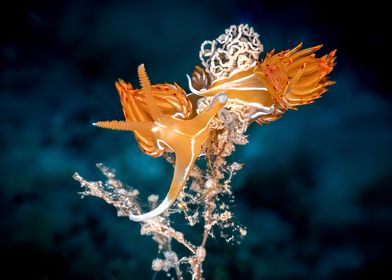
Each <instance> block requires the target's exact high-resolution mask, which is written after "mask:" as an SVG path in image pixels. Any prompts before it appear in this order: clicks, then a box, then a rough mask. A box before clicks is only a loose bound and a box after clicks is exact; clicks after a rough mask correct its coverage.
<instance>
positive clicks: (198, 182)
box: [74, 24, 335, 279]
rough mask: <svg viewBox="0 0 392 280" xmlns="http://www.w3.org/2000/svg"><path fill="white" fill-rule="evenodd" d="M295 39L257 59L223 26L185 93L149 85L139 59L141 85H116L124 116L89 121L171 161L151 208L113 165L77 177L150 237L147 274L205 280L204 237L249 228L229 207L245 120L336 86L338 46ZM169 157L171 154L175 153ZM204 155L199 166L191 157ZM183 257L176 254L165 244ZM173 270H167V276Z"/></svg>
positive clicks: (245, 35) (234, 29) (244, 37)
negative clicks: (165, 186) (233, 158)
mask: <svg viewBox="0 0 392 280" xmlns="http://www.w3.org/2000/svg"><path fill="white" fill-rule="evenodd" d="M301 47H302V45H301V44H299V45H298V46H297V47H295V48H293V49H291V50H286V51H282V52H280V53H277V54H275V53H274V51H271V52H270V53H268V54H267V55H266V56H265V58H264V59H260V58H259V57H260V54H261V52H263V45H262V44H261V42H260V40H259V35H258V34H257V33H256V32H255V31H254V30H253V28H252V27H249V26H248V25H243V24H241V25H239V26H234V25H233V26H230V28H228V29H226V30H225V33H224V34H222V35H220V36H218V37H217V39H215V40H212V41H205V42H204V43H203V44H202V45H201V50H200V54H199V55H200V59H201V64H202V66H203V68H202V67H200V66H196V68H195V70H194V72H193V75H192V77H189V76H188V80H189V88H190V91H191V93H189V94H186V93H185V91H184V90H183V89H182V88H181V87H180V86H178V85H177V84H155V85H152V84H151V83H150V81H149V78H148V76H147V72H146V70H145V67H144V65H140V66H139V68H138V74H139V79H140V83H141V89H134V88H133V86H132V85H131V84H128V83H126V82H124V81H122V80H119V81H118V82H117V83H116V88H117V90H118V92H119V94H120V99H121V105H122V108H123V112H124V117H125V120H122V121H104V122H97V123H95V125H96V126H98V127H102V128H108V129H115V130H125V131H132V132H133V133H134V135H135V138H136V141H137V142H138V144H139V147H140V149H141V151H142V152H144V153H145V154H147V155H150V156H153V157H159V156H164V157H165V158H166V159H167V161H168V162H169V163H171V164H173V165H174V175H173V179H172V183H171V185H170V188H169V191H168V193H167V195H166V197H165V198H164V199H163V201H162V202H160V203H159V197H158V196H157V195H154V194H152V195H150V196H148V199H147V201H148V205H149V209H150V210H149V211H148V212H147V213H143V211H142V209H143V207H142V206H143V205H144V204H143V203H141V201H142V200H141V199H140V198H139V196H140V192H139V190H137V189H132V188H129V187H125V186H124V184H123V183H121V181H119V180H118V179H116V176H115V171H114V170H110V169H109V168H107V167H105V166H103V165H102V164H97V167H98V168H99V169H100V170H101V172H102V173H103V174H104V175H105V177H106V182H101V181H87V180H86V179H84V178H83V177H81V176H80V175H79V174H78V173H75V174H74V179H75V180H77V181H79V182H80V184H81V186H82V188H83V191H82V192H80V194H81V196H82V197H85V196H95V197H99V198H101V199H103V200H105V201H106V202H107V203H109V204H111V205H113V206H114V207H116V209H117V214H118V216H128V217H129V218H130V219H131V220H133V221H137V222H140V223H141V235H149V236H152V238H153V240H154V241H155V242H156V243H157V244H158V258H156V259H154V260H153V261H152V266H151V267H152V270H153V271H157V272H158V271H163V272H165V273H167V275H168V276H169V277H171V278H173V279H183V278H184V277H185V276H184V275H185V272H189V273H190V274H191V275H192V279H203V262H204V261H205V258H206V254H207V251H206V244H207V240H208V238H209V237H216V236H217V235H219V237H221V238H223V239H224V240H226V241H227V242H228V243H233V242H239V241H240V240H241V239H242V238H243V237H244V236H245V235H246V229H245V227H242V226H240V225H238V224H237V222H236V219H235V215H234V213H233V209H232V203H230V201H233V200H234V197H233V192H232V189H231V181H232V177H233V176H234V175H235V174H236V173H237V172H238V171H239V170H240V169H241V168H242V164H241V163H238V162H230V161H229V157H230V155H232V154H233V153H234V151H235V149H236V146H237V145H245V144H247V143H248V140H247V135H246V131H247V128H248V126H249V125H250V124H252V123H253V122H257V123H259V124H264V123H269V122H271V121H274V120H276V119H278V118H280V117H281V115H282V114H283V113H285V112H286V111H287V110H288V109H296V108H297V106H300V105H304V104H309V103H312V102H313V101H314V100H315V99H316V98H319V97H320V96H321V95H322V94H323V93H324V92H325V91H326V90H327V89H326V87H327V86H329V85H331V84H333V82H331V81H329V80H328V78H327V75H328V74H329V73H330V72H331V71H332V69H333V67H334V65H335V62H334V61H335V51H332V52H330V53H329V54H327V55H324V56H322V57H321V58H317V57H316V55H315V52H316V51H318V50H319V49H320V48H321V45H320V46H316V47H313V48H308V49H304V50H301ZM174 155H175V156H174ZM197 158H201V159H204V161H205V163H206V164H205V167H200V166H198V165H197V164H196V159H197ZM175 216H182V217H183V218H184V219H185V220H186V222H187V225H188V226H189V227H193V228H200V226H201V228H202V232H201V234H200V235H201V237H200V239H199V240H198V241H194V240H190V239H189V238H188V237H187V236H185V234H184V233H182V232H181V231H179V230H178V229H176V225H175V223H174V222H173V218H174V217H175ZM173 240H174V241H175V242H177V243H179V244H181V245H182V246H183V247H184V248H185V249H186V251H187V252H188V254H181V255H180V254H178V253H177V252H175V251H174V249H173V248H174V247H173V244H172V241H173ZM173 272H174V274H172V273H173Z"/></svg>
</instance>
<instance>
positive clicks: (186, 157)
mask: <svg viewBox="0 0 392 280" xmlns="http://www.w3.org/2000/svg"><path fill="white" fill-rule="evenodd" d="M188 144H190V143H188ZM195 152H197V151H195ZM199 153H200V151H199ZM197 156H198V155H197ZM197 156H196V155H194V154H192V146H191V145H189V146H183V147H182V149H181V152H180V151H178V150H177V151H176V160H175V169H174V175H173V179H172V182H171V184H170V188H169V192H168V193H167V195H166V197H165V199H164V200H163V201H162V202H161V203H160V204H159V205H158V207H157V208H155V209H153V210H151V211H150V212H147V213H145V214H141V215H134V214H132V213H129V219H130V220H132V221H138V222H140V221H146V220H148V219H151V218H154V217H156V216H158V215H160V214H162V213H163V212H165V211H166V210H167V209H168V208H169V207H170V206H171V205H172V204H173V203H174V202H175V201H176V199H177V196H178V195H179V193H180V192H181V190H182V189H183V187H184V186H185V184H186V181H187V179H188V177H189V172H190V171H191V169H192V167H193V164H194V162H195V160H196V159H197Z"/></svg>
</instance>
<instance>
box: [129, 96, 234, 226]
mask: <svg viewBox="0 0 392 280" xmlns="http://www.w3.org/2000/svg"><path fill="white" fill-rule="evenodd" d="M226 101H227V96H226V94H224V93H219V94H218V95H216V96H215V97H214V98H213V99H212V101H211V103H210V106H209V107H208V108H207V109H206V110H205V111H203V112H201V113H200V114H199V115H198V116H196V117H195V118H193V119H190V120H185V121H182V120H177V121H176V122H177V124H176V126H177V130H178V131H179V132H180V133H179V135H178V136H177V137H176V138H174V139H170V137H168V138H167V139H165V138H166V137H165V135H164V134H165V133H164V132H163V135H162V139H161V140H162V141H163V142H164V143H165V144H167V145H169V146H170V147H171V148H172V149H173V151H174V152H175V154H176V160H175V169H174V175H173V179H172V182H171V184H170V188H169V192H168V193H167V195H166V197H165V199H164V200H163V201H162V202H161V203H160V204H159V205H158V207H157V208H155V209H153V210H151V211H150V212H147V213H145V214H141V215H134V214H132V213H130V214H129V219H131V220H133V221H139V222H140V221H146V220H148V219H151V218H153V217H156V216H158V215H160V214H162V213H163V212H164V211H166V210H167V209H168V208H169V207H170V206H171V205H172V204H173V203H174V202H175V201H176V199H177V196H178V195H179V193H180V192H181V190H182V189H183V188H184V186H185V184H186V181H187V180H188V177H189V173H190V171H191V170H192V167H193V164H194V163H195V161H196V159H197V157H198V156H199V155H200V152H201V149H202V145H203V143H204V142H205V141H206V140H207V138H208V136H209V134H208V126H209V124H210V122H211V120H212V119H213V118H214V117H215V115H216V114H217V113H218V112H219V110H220V109H222V108H223V106H224V104H225V103H226ZM168 134H173V133H170V132H169V131H168Z"/></svg>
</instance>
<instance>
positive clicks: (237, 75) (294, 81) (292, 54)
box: [189, 43, 336, 124]
mask: <svg viewBox="0 0 392 280" xmlns="http://www.w3.org/2000/svg"><path fill="white" fill-rule="evenodd" d="M301 46H302V43H301V44H299V45H298V46H296V47H295V48H293V49H292V50H286V51H282V52H280V53H277V54H274V51H271V52H270V53H268V54H267V55H266V57H265V59H264V60H263V61H261V62H258V61H255V63H253V65H250V66H249V68H248V69H246V70H234V71H232V72H231V73H230V74H229V75H228V76H227V77H223V78H218V79H216V80H214V81H212V82H211V83H210V80H211V79H210V78H209V76H208V74H207V73H205V71H204V70H203V69H201V68H200V67H196V69H195V71H194V73H193V76H192V78H191V79H189V82H190V85H189V86H190V88H191V90H192V92H193V93H194V94H196V95H199V96H202V97H207V98H211V97H213V96H215V95H216V94H217V93H218V92H224V93H226V95H227V96H228V102H227V104H226V107H228V108H230V106H231V105H232V104H237V105H241V106H247V107H250V108H253V110H251V111H252V113H250V114H249V115H248V116H247V117H248V118H249V119H250V120H255V121H257V122H258V123H260V124H261V123H264V122H270V121H273V120H276V119H278V118H279V117H280V115H281V114H283V113H284V112H286V111H287V109H296V106H298V105H304V104H309V103H312V102H313V101H314V100H315V99H316V98H319V97H320V96H321V94H323V93H324V92H326V91H327V89H326V87H327V86H329V85H331V84H333V83H334V82H332V81H329V80H328V79H327V75H328V74H329V73H330V72H331V71H332V69H333V67H334V61H335V53H336V50H334V51H332V52H330V53H329V54H326V55H324V56H322V57H321V58H317V57H316V56H315V52H316V51H317V50H319V49H320V48H321V45H319V46H315V47H313V48H307V49H304V50H300V49H301Z"/></svg>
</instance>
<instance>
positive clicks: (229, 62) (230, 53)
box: [199, 24, 264, 80]
mask: <svg viewBox="0 0 392 280" xmlns="http://www.w3.org/2000/svg"><path fill="white" fill-rule="evenodd" d="M263 50H264V49H263V45H262V44H261V42H260V39H259V34H258V33H256V32H255V31H254V30H253V28H252V27H249V25H247V24H245V25H244V24H240V25H239V26H235V25H232V26H230V27H229V28H228V29H226V30H225V33H224V34H222V35H220V36H219V37H218V38H216V39H215V40H212V41H204V42H203V43H202V44H201V47H200V53H199V57H200V60H201V63H202V65H203V66H204V68H205V70H206V72H207V73H208V74H209V75H210V76H211V78H212V79H213V80H218V79H221V78H225V77H228V76H229V75H230V74H231V73H232V72H233V71H234V70H236V69H237V70H239V71H242V70H246V69H248V68H249V67H250V66H251V65H252V64H253V63H255V61H257V60H258V59H259V55H260V53H261V52H263Z"/></svg>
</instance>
